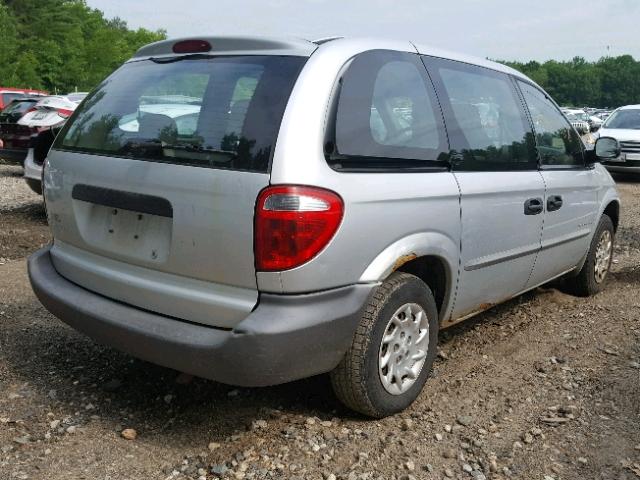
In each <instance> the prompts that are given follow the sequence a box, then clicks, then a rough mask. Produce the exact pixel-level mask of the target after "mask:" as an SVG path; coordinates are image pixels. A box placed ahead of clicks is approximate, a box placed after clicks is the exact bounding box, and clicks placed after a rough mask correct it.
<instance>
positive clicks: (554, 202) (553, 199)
mask: <svg viewBox="0 0 640 480" xmlns="http://www.w3.org/2000/svg"><path fill="white" fill-rule="evenodd" d="M561 208H562V197H561V196H560V195H551V196H550V197H549V198H547V212H555V211H556V210H560V209H561Z"/></svg>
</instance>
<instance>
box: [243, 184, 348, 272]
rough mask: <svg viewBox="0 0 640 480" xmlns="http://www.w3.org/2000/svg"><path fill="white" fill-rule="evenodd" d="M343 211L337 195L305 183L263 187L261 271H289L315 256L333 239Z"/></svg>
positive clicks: (258, 243) (258, 232)
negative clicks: (307, 185)
mask: <svg viewBox="0 0 640 480" xmlns="http://www.w3.org/2000/svg"><path fill="white" fill-rule="evenodd" d="M343 213H344V204H343V202H342V199H341V198H340V196H338V194H336V193H334V192H331V191H329V190H324V189H322V188H315V187H302V186H275V187H268V188H266V189H264V190H263V191H262V192H261V193H260V195H259V196H258V203H257V205H256V219H255V222H256V225H255V254H256V268H257V270H259V271H267V272H273V271H279V270H288V269H291V268H295V267H297V266H300V265H302V264H303V263H306V262H308V261H309V260H311V259H312V258H313V257H315V256H316V255H317V254H318V253H319V252H320V251H321V250H322V249H323V248H324V247H326V246H327V244H328V243H329V241H330V240H331V239H332V238H333V236H334V235H335V233H336V231H337V230H338V227H339V226H340V222H341V221H342V216H343Z"/></svg>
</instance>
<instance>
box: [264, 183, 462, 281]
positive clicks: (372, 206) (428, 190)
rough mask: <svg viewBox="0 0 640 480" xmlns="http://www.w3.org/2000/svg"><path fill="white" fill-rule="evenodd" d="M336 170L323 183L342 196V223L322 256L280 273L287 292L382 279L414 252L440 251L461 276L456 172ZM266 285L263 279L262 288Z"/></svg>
mask: <svg viewBox="0 0 640 480" xmlns="http://www.w3.org/2000/svg"><path fill="white" fill-rule="evenodd" d="M330 171H331V170H330ZM331 172H332V173H333V174H332V175H329V176H327V178H326V179H325V180H324V181H323V182H322V186H323V187H324V188H329V189H331V190H333V191H335V192H337V193H338V194H340V195H341V196H342V198H343V200H344V204H345V214H344V218H343V221H342V224H341V226H340V228H339V229H338V232H337V233H336V235H335V237H334V238H333V239H332V241H331V242H330V244H329V245H328V246H327V247H326V248H325V249H324V250H323V251H322V252H321V253H320V254H319V255H318V256H317V257H315V258H314V259H313V260H311V261H310V262H308V263H306V264H305V265H302V266H301V267H298V268H295V269H292V270H287V271H284V272H280V273H279V274H277V275H278V277H279V281H280V282H281V284H280V285H281V288H282V291H283V292H286V293H294V292H309V291H314V290H323V289H328V288H333V287H338V286H342V285H349V284H353V283H358V282H377V281H380V280H383V279H384V278H385V277H386V275H388V274H389V273H391V271H392V267H393V265H394V263H395V262H396V261H397V260H398V258H400V257H402V256H403V255H406V254H411V253H413V254H415V255H417V256H420V255H423V254H433V255H437V256H441V257H442V258H443V259H445V260H446V261H447V263H448V264H449V266H450V268H451V269H452V271H453V272H452V277H455V276H456V274H457V256H458V252H459V237H460V202H459V191H458V185H457V183H456V181H455V178H454V177H453V174H451V173H450V172H437V173H435V172H434V173H397V174H377V173H357V174H356V173H341V174H338V173H336V172H333V171H331ZM403 241H404V243H403ZM383 252H385V253H383ZM392 253H393V254H397V257H395V258H393V254H392ZM381 255H382V256H381ZM258 278H259V281H260V280H261V277H260V276H259V277H258ZM272 278H273V279H274V280H273V283H272V285H275V286H276V287H277V285H278V284H277V280H276V279H275V278H276V277H275V276H274V277H272ZM452 280H453V282H455V278H453V279H452ZM453 284H454V285H455V283H453ZM265 286H266V283H263V282H262V281H260V284H259V287H260V288H261V289H263V288H264V287H265Z"/></svg>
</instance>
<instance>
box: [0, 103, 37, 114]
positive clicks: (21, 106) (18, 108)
mask: <svg viewBox="0 0 640 480" xmlns="http://www.w3.org/2000/svg"><path fill="white" fill-rule="evenodd" d="M37 102H38V101H37V100H16V101H13V102H11V103H10V104H9V106H8V107H6V108H5V109H4V110H3V111H2V113H23V112H26V111H27V110H29V109H30V108H32V107H33V106H34V105H35V104H36V103H37Z"/></svg>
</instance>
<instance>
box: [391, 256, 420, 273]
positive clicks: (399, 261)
mask: <svg viewBox="0 0 640 480" xmlns="http://www.w3.org/2000/svg"><path fill="white" fill-rule="evenodd" d="M416 258H418V256H417V255H416V254H415V253H408V254H407V255H402V256H401V257H399V258H398V259H397V260H396V261H395V263H394V264H393V269H392V271H394V272H395V271H396V270H398V269H399V268H400V267H401V266H402V265H404V264H405V263H408V262H410V261H411V260H415V259H416Z"/></svg>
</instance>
